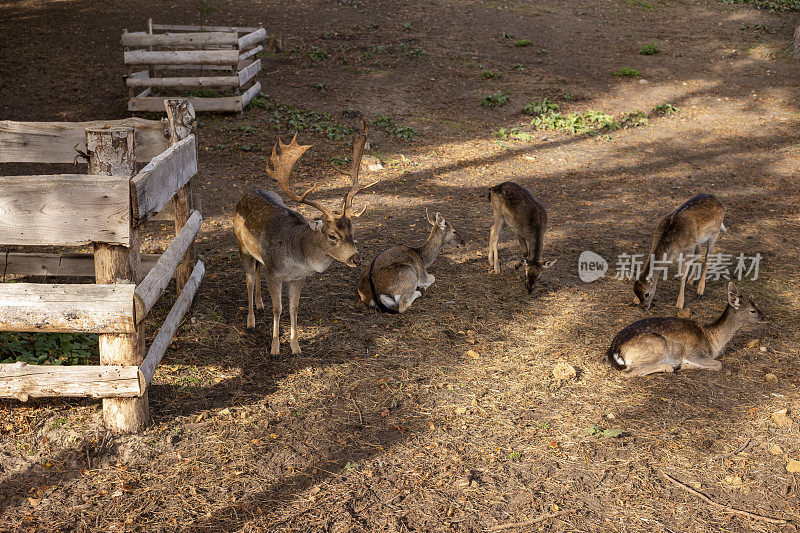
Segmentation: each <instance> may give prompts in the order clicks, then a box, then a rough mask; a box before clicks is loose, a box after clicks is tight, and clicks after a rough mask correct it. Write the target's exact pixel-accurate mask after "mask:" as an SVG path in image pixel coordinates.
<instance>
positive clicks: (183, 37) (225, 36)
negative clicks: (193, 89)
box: [122, 31, 240, 47]
mask: <svg viewBox="0 0 800 533" xmlns="http://www.w3.org/2000/svg"><path fill="white" fill-rule="evenodd" d="M237 37H238V35H237V33H236V32H235V31H231V32H191V33H161V34H148V33H123V34H122V46H129V47H137V46H174V47H189V46H208V45H229V46H236V45H237V44H238V42H239V41H240V39H238V38H237Z"/></svg>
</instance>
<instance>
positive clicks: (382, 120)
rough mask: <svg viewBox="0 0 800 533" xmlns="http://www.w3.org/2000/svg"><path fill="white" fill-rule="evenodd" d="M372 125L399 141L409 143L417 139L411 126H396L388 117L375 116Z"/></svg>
mask: <svg viewBox="0 0 800 533" xmlns="http://www.w3.org/2000/svg"><path fill="white" fill-rule="evenodd" d="M372 125H373V126H375V127H376V128H380V129H382V130H384V131H385V132H386V133H388V134H389V135H391V136H392V137H397V138H398V139H400V140H401V141H405V142H411V141H413V140H415V139H416V138H417V132H416V131H415V130H414V128H412V127H411V126H398V125H397V124H396V123H395V121H394V119H393V118H392V117H390V116H389V115H375V118H374V119H372Z"/></svg>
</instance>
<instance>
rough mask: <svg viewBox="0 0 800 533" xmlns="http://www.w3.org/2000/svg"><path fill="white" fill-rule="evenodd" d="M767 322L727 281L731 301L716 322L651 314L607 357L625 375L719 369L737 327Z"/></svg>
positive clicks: (619, 337)
mask: <svg viewBox="0 0 800 533" xmlns="http://www.w3.org/2000/svg"><path fill="white" fill-rule="evenodd" d="M764 322H767V317H766V316H764V314H763V313H762V312H761V311H760V310H759V309H758V308H757V307H756V305H755V303H753V300H752V299H750V298H749V297H748V296H745V295H742V294H739V289H737V288H736V285H734V284H733V283H732V282H731V283H728V305H727V306H726V307H725V310H724V311H723V312H722V315H721V316H720V317H719V318H718V319H717V320H716V322H713V323H711V324H708V325H705V326H701V325H700V324H698V323H697V322H695V321H694V320H689V319H687V318H677V317H659V318H646V319H644V320H639V321H638V322H634V323H633V324H631V325H630V326H628V327H626V328H625V329H623V330H622V331H620V332H619V333H617V335H616V336H615V337H614V340H613V341H611V346H610V347H609V348H608V351H607V352H606V361H607V362H608V363H609V364H610V365H611V366H612V367H614V368H615V369H616V370H621V371H622V372H623V375H625V376H626V377H641V376H646V375H648V374H653V373H656V372H674V371H676V370H678V369H683V370H720V369H721V368H722V363H720V362H719V361H717V357H719V356H720V354H721V353H722V351H723V350H724V349H725V345H726V344H728V342H729V341H730V340H731V338H733V335H734V334H735V333H736V331H737V330H738V329H739V328H741V327H742V326H745V325H747V324H761V323H764Z"/></svg>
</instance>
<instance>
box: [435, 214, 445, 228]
mask: <svg viewBox="0 0 800 533" xmlns="http://www.w3.org/2000/svg"><path fill="white" fill-rule="evenodd" d="M445 224H446V222H445V220H444V217H443V216H442V215H441V213H436V225H437V226H439V229H444V227H445Z"/></svg>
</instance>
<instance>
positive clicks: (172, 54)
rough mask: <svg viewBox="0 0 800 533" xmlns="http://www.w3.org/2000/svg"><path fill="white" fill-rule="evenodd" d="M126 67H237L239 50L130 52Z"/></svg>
mask: <svg viewBox="0 0 800 533" xmlns="http://www.w3.org/2000/svg"><path fill="white" fill-rule="evenodd" d="M123 58H124V61H125V64H126V65H201V64H202V65H230V66H232V65H236V63H238V62H239V51H238V50H164V51H159V52H151V51H149V50H129V51H127V52H125V53H124V54H123Z"/></svg>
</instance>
